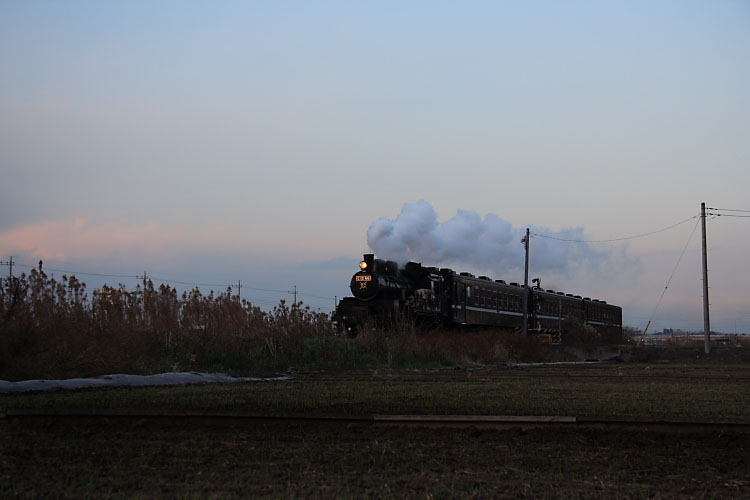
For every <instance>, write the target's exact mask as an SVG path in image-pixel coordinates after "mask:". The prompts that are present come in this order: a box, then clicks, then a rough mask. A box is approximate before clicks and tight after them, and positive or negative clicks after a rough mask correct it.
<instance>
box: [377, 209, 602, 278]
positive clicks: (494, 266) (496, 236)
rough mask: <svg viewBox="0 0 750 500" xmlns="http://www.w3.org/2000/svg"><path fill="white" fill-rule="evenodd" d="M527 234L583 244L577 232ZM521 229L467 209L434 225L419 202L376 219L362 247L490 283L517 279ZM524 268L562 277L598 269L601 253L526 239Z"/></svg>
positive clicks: (428, 211) (521, 262)
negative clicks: (488, 279) (526, 264)
mask: <svg viewBox="0 0 750 500" xmlns="http://www.w3.org/2000/svg"><path fill="white" fill-rule="evenodd" d="M528 227H529V228H530V229H531V232H532V233H536V234H540V235H546V236H551V237H554V238H559V239H566V240H583V239H584V235H583V228H582V227H575V228H570V229H562V230H560V231H551V230H549V229H545V228H541V227H535V226H528ZM525 233H526V226H524V227H522V228H514V227H513V226H512V224H511V223H510V222H507V221H505V220H503V219H501V218H500V217H498V216H496V215H493V214H487V215H485V216H484V218H482V217H481V216H480V215H479V214H478V213H476V212H473V211H469V210H458V212H457V213H456V215H455V216H453V218H451V219H449V220H447V221H445V222H439V221H438V219H437V213H436V212H435V209H434V208H433V207H432V205H430V204H429V203H428V202H427V201H425V200H419V201H417V202H416V203H406V204H405V205H404V207H403V208H402V209H401V213H400V214H398V215H397V216H396V218H395V219H393V220H391V219H389V218H388V217H381V218H379V219H377V220H375V221H374V222H373V223H372V224H370V227H369V229H368V230H367V244H368V245H369V246H370V249H371V250H372V251H373V252H374V253H375V254H376V256H377V257H378V258H383V259H389V260H394V261H396V262H400V263H405V262H408V261H415V262H421V263H422V264H424V265H426V266H436V267H450V268H452V269H453V270H455V271H457V272H459V271H471V272H474V273H477V274H489V275H491V276H493V277H494V278H497V279H500V278H502V277H506V279H516V278H517V277H518V273H517V272H514V271H518V270H519V269H520V271H521V274H520V276H523V267H524V247H523V244H522V243H521V239H522V238H523V237H524V235H525ZM530 255H531V256H530V261H531V262H530V267H531V268H533V270H534V272H535V273H548V274H551V275H558V276H566V275H569V274H570V273H571V272H572V271H573V270H574V269H575V268H580V267H581V266H594V267H595V266H598V265H599V263H601V262H602V261H603V260H604V259H605V258H606V257H607V253H606V252H603V251H595V250H594V249H592V248H591V246H590V245H588V244H587V243H577V242H564V241H557V240H554V239H550V238H542V237H534V236H532V240H531V246H530Z"/></svg>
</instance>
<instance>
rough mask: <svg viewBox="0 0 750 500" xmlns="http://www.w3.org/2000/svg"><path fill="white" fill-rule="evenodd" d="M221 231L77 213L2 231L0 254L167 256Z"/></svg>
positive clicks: (196, 245)
mask: <svg viewBox="0 0 750 500" xmlns="http://www.w3.org/2000/svg"><path fill="white" fill-rule="evenodd" d="M207 233H208V234H207ZM221 234H222V230H221V229H212V230H211V231H209V232H205V231H200V232H199V231H196V230H188V229H185V228H179V227H175V226H165V225H162V224H158V223H156V222H147V223H143V224H118V223H101V222H92V220H91V218H89V217H76V218H74V219H72V220H70V219H68V220H47V221H43V222H38V223H32V224H23V225H19V226H16V227H12V228H10V229H6V230H4V231H2V232H0V255H25V256H29V257H33V258H39V259H50V260H67V259H71V258H77V259H80V258H83V259H86V258H91V259H98V258H105V257H109V256H114V255H124V254H130V255H133V254H137V253H141V254H147V255H151V256H166V255H167V254H169V253H172V252H179V251H180V249H184V248H191V249H201V248H205V247H206V246H207V242H209V241H212V240H215V238H218V237H219V236H221Z"/></svg>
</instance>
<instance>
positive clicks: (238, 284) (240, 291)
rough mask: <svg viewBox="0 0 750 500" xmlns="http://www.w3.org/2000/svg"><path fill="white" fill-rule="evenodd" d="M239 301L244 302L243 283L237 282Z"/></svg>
mask: <svg viewBox="0 0 750 500" xmlns="http://www.w3.org/2000/svg"><path fill="white" fill-rule="evenodd" d="M237 300H239V301H240V302H242V281H240V280H237Z"/></svg>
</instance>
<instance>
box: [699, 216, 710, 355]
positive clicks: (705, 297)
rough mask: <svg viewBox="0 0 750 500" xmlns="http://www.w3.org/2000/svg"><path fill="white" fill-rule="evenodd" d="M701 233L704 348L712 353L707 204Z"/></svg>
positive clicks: (708, 352)
mask: <svg viewBox="0 0 750 500" xmlns="http://www.w3.org/2000/svg"><path fill="white" fill-rule="evenodd" d="M701 233H702V236H703V347H704V350H705V351H706V354H710V353H711V321H710V320H709V316H708V253H707V251H706V203H705V202H703V203H701Z"/></svg>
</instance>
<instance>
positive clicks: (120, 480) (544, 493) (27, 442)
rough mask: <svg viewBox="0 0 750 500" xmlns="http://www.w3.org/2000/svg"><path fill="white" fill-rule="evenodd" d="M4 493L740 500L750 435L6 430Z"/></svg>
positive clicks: (157, 427) (1, 429)
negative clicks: (695, 499) (701, 499)
mask: <svg viewBox="0 0 750 500" xmlns="http://www.w3.org/2000/svg"><path fill="white" fill-rule="evenodd" d="M0 437H1V441H2V442H3V443H5V446H4V447H3V449H2V451H0V496H2V497H4V498H17V497H61V498H94V497H96V498H102V497H134V496H144V497H185V496H187V497H191V496H197V497H209V498H227V497H229V498H239V497H263V498H266V497H268V498H297V497H302V498H363V497H365V498H368V497H377V498H467V497H480V498H707V497H710V498H737V497H739V496H742V495H744V494H746V493H747V491H748V489H750V465H748V464H749V463H750V435H748V434H742V433H728V434H726V433H725V434H718V433H715V432H705V433H687V434H686V433H680V434H676V433H663V432H653V431H650V432H640V431H617V430H614V431H613V430H608V431H601V430H589V431H577V430H571V429H532V430H528V431H523V430H521V429H520V428H515V429H510V430H495V429H478V428H468V429H453V428H390V427H388V428H381V427H375V426H370V425H359V424H352V425H346V426H337V425H334V424H330V423H316V424H299V423H284V424H267V423H265V424H258V425H257V426H252V427H248V426H242V427H232V426H199V427H196V426H181V427H174V426H173V425H171V424H169V423H167V424H153V423H148V422H138V421H128V422H126V423H118V424H117V425H113V423H112V422H101V423H94V424H90V425H86V426H81V425H72V424H49V423H47V424H24V425H14V424H6V425H2V426H0Z"/></svg>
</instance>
